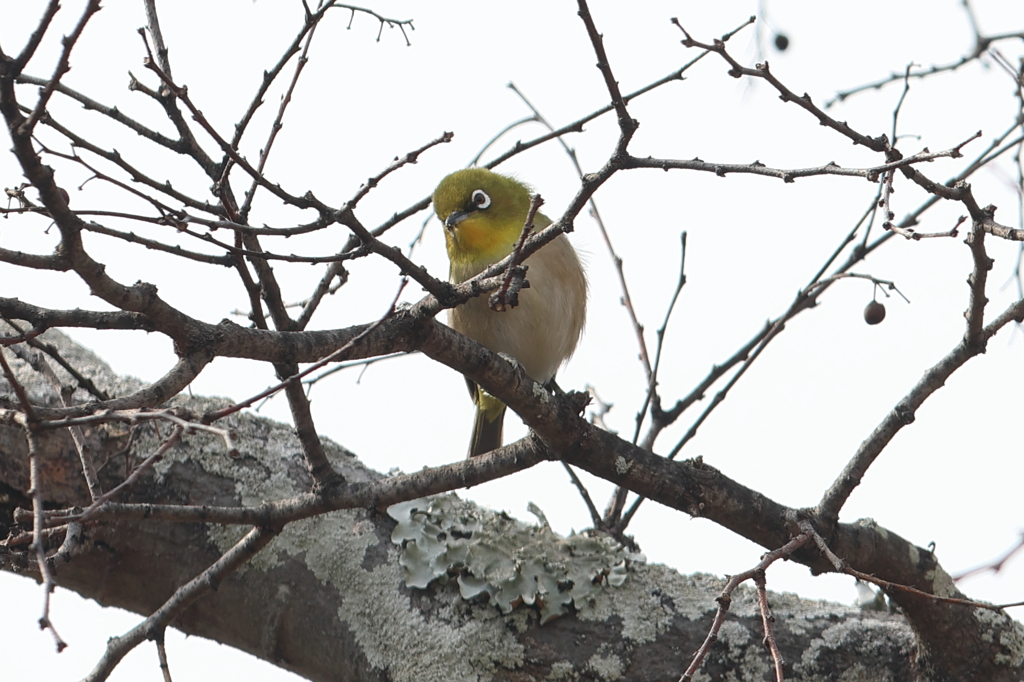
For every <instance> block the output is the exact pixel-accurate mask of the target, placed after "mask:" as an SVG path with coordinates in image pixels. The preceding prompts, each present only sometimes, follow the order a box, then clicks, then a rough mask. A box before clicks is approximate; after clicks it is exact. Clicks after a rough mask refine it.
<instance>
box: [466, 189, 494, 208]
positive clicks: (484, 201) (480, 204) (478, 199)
mask: <svg viewBox="0 0 1024 682" xmlns="http://www.w3.org/2000/svg"><path fill="white" fill-rule="evenodd" d="M470 198H471V199H472V201H473V205H474V206H476V207H477V209H479V210H483V209H485V208H487V207H488V206H490V205H491V197H490V196H488V194H487V192H485V191H483V190H482V189H477V190H473V195H472V197H470Z"/></svg>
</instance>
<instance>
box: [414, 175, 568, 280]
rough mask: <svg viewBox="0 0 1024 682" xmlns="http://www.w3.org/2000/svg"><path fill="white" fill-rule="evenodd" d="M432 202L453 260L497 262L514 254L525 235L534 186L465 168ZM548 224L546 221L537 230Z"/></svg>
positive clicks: (449, 179)
mask: <svg viewBox="0 0 1024 682" xmlns="http://www.w3.org/2000/svg"><path fill="white" fill-rule="evenodd" d="M433 201H434V212H435V213H436V214H437V217H438V218H440V219H441V222H442V223H443V224H444V226H445V238H446V240H447V243H448V255H449V257H450V258H451V260H452V262H453V263H456V262H471V261H472V262H477V261H486V262H489V263H493V262H495V261H498V260H501V259H502V258H504V257H505V256H507V255H508V254H509V253H511V252H512V247H513V246H514V245H515V242H516V240H517V239H518V238H519V235H520V234H521V233H522V230H523V224H524V223H525V222H526V216H527V214H528V213H529V212H530V188H529V187H527V186H526V185H524V184H523V183H521V182H519V181H518V180H516V179H514V178H510V177H508V176H505V175H500V174H498V173H495V172H493V171H489V170H487V169H486V168H466V169H463V170H460V171H455V172H454V173H452V174H451V175H448V176H447V177H445V178H444V179H443V180H442V181H441V183H440V184H439V185H438V186H437V189H436V190H434V196H433ZM538 217H539V216H538ZM549 223H550V221H548V220H547V219H543V221H538V227H541V226H544V225H547V224H549Z"/></svg>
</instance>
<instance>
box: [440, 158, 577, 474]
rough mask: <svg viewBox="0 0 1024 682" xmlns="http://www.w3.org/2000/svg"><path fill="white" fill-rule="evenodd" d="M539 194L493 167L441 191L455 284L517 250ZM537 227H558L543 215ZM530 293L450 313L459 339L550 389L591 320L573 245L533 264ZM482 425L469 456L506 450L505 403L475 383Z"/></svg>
mask: <svg viewBox="0 0 1024 682" xmlns="http://www.w3.org/2000/svg"><path fill="white" fill-rule="evenodd" d="M531 192H532V190H531V188H530V187H529V186H528V185H526V184H524V183H522V182H520V181H519V180H518V179H516V178H514V177H511V176H508V175H502V174H499V173H495V172H493V171H490V170H488V169H486V168H464V169H462V170H458V171H455V172H454V173H451V174H450V175H448V176H446V177H445V178H444V179H443V180H441V182H440V183H439V184H438V186H437V189H435V190H434V194H433V196H432V201H433V204H434V212H435V213H436V214H437V217H438V218H439V219H440V220H441V223H442V224H443V225H444V236H445V242H446V246H447V249H448V259H449V261H450V263H451V268H450V270H449V281H450V282H451V283H452V284H460V283H462V282H464V281H466V280H467V279H470V278H472V277H474V276H475V275H477V274H479V273H480V272H482V271H483V270H484V269H486V268H487V267H488V266H490V265H492V264H493V263H497V262H498V261H500V260H502V259H504V258H505V257H506V256H508V255H509V254H510V253H512V250H513V249H514V248H515V245H516V242H517V241H518V240H519V237H520V235H521V234H522V231H523V226H524V225H525V223H526V219H527V214H528V213H529V211H530V201H531ZM533 223H534V228H535V229H536V230H542V229H544V228H545V227H547V226H548V225H550V224H551V220H550V219H549V218H548V217H547V216H545V215H544V214H543V213H539V212H538V213H537V214H536V216H535V217H534V221H533ZM525 265H527V266H528V270H527V273H526V279H527V281H528V282H529V287H528V288H524V289H522V290H521V291H520V292H519V304H518V305H517V306H515V307H512V308H509V309H506V310H504V311H502V312H498V311H494V310H491V308H490V307H489V305H488V297H487V296H478V297H476V298H471V299H470V300H468V301H466V302H465V303H463V304H462V305H459V306H456V307H455V308H452V309H451V310H449V313H448V323H449V326H450V327H452V328H453V329H454V330H456V331H457V332H460V333H461V334H463V335H465V336H468V337H469V338H471V339H474V340H476V341H478V342H479V343H481V344H482V345H484V346H485V347H487V348H488V349H490V350H492V351H494V352H495V353H500V354H503V355H506V356H511V357H512V358H514V359H515V361H516V362H518V364H519V366H520V367H521V368H522V369H523V371H525V372H526V375H527V376H529V377H530V378H531V379H533V380H534V381H536V382H538V383H540V384H543V385H545V386H548V385H550V383H551V382H552V380H553V379H554V376H555V372H556V371H557V370H558V368H559V367H560V366H561V365H562V363H563V362H565V361H566V360H568V359H569V357H570V356H571V355H572V354H573V352H574V351H575V350H576V345H577V343H579V340H580V336H581V335H582V333H583V325H584V322H585V320H586V315H587V278H586V274H585V273H584V271H583V266H582V264H581V263H580V258H579V256H578V255H577V253H576V250H575V249H574V248H573V246H572V244H571V243H570V242H569V239H568V238H567V237H566V236H565V235H564V234H560V235H558V236H557V237H555V239H554V240H552V241H551V242H549V243H548V244H545V245H544V246H543V247H541V249H540V250H538V251H537V252H535V253H533V254H532V255H531V256H529V258H527V259H526V261H525ZM466 383H467V384H468V385H469V394H470V397H471V398H472V399H473V402H474V403H475V405H476V419H475V421H474V425H473V435H472V438H471V439H470V444H469V457H474V456H476V455H482V454H484V453H487V452H490V451H491V450H494V449H495V448H499V447H501V445H502V423H503V421H504V417H505V409H506V408H505V404H504V403H502V402H501V401H500V400H498V399H497V398H495V397H494V396H492V395H490V394H489V393H487V392H486V391H485V390H484V389H483V388H481V387H480V386H478V385H477V384H476V383H474V382H473V381H472V380H470V379H468V378H467V379H466Z"/></svg>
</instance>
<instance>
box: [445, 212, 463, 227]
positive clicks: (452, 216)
mask: <svg viewBox="0 0 1024 682" xmlns="http://www.w3.org/2000/svg"><path fill="white" fill-rule="evenodd" d="M468 217H469V211H453V212H452V213H449V214H448V217H447V218H445V219H444V226H445V227H446V228H448V231H449V232H450V231H453V230H454V229H455V226H456V225H458V224H459V223H461V222H462V221H463V220H465V219H466V218H468Z"/></svg>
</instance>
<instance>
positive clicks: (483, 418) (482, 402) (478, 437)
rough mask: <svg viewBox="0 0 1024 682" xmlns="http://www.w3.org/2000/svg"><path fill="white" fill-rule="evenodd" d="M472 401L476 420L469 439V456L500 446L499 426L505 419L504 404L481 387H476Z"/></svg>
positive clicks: (500, 429)
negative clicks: (474, 405) (474, 404)
mask: <svg viewBox="0 0 1024 682" xmlns="http://www.w3.org/2000/svg"><path fill="white" fill-rule="evenodd" d="M473 402H475V403H476V421H474V422H473V437H472V438H471V439H470V441H469V456H470V457H476V456H477V455H482V454H484V453H486V452H490V451H491V450H495V449H497V448H500V447H501V431H502V428H501V427H502V424H503V423H504V421H505V404H504V403H503V402H501V401H500V400H498V399H497V398H495V397H494V396H492V395H490V394H489V393H487V392H486V391H484V390H483V389H482V388H479V387H477V393H476V396H475V397H474V400H473Z"/></svg>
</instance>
